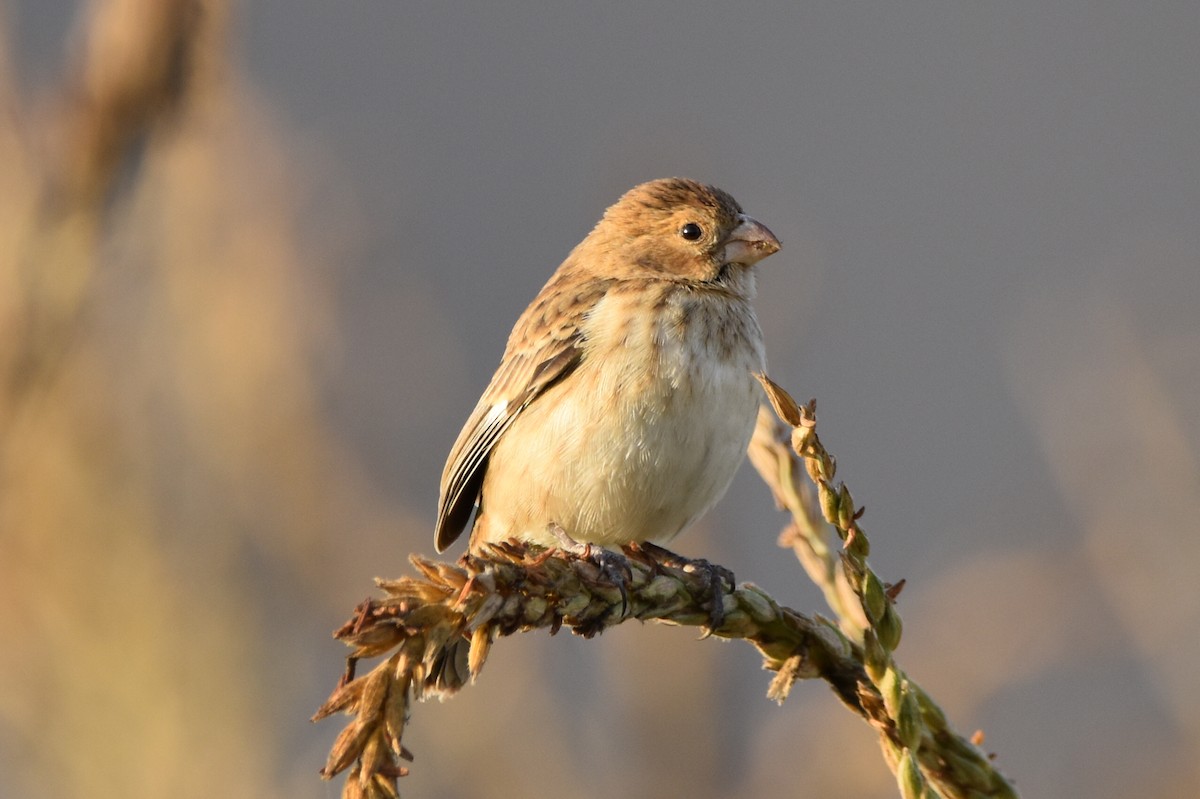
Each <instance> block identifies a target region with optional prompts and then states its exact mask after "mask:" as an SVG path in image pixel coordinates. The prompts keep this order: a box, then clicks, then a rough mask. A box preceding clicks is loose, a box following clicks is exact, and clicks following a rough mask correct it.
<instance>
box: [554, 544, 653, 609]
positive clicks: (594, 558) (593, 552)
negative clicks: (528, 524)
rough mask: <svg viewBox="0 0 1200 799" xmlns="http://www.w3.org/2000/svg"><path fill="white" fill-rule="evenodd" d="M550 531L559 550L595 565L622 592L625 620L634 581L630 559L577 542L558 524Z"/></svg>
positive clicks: (608, 550)
mask: <svg viewBox="0 0 1200 799" xmlns="http://www.w3.org/2000/svg"><path fill="white" fill-rule="evenodd" d="M549 529H550V534H551V535H553V536H554V538H555V540H557V541H558V546H559V549H561V550H562V551H563V552H565V553H567V554H569V555H574V556H575V557H577V558H582V559H584V560H586V561H588V562H590V563H593V564H595V566H596V568H598V569H599V570H600V575H601V576H602V577H603V578H604V579H605V580H607V581H608V582H610V583H612V584H613V585H614V586H615V587H616V589H617V590H618V591H620V592H621V618H622V619H623V618H625V616H626V614H627V613H628V612H629V589H628V586H629V583H630V581H632V580H633V570H632V569H631V568H630V567H629V559H628V558H626V557H625V556H624V555H622V554H621V553H619V552H613V551H612V550H610V549H605V548H604V547H601V546H593V545H592V544H587V543H583V542H580V541H576V540H575V539H574V538H571V536H570V535H568V534H567V531H566V530H564V529H563V528H562V526H561V525H559V524H558V523H556V522H551V523H550V528H549Z"/></svg>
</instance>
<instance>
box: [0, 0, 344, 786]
mask: <svg viewBox="0 0 1200 799" xmlns="http://www.w3.org/2000/svg"><path fill="white" fill-rule="evenodd" d="M227 16H228V8H227V6H226V4H225V3H222V2H215V1H209V0H205V1H204V2H190V1H185V0H180V1H178V2H176V1H174V0H172V1H171V2H162V1H160V0H114V1H113V2H97V3H91V4H86V5H85V6H84V8H83V10H82V12H81V18H80V20H79V22H78V27H77V30H76V31H75V37H74V39H73V44H74V47H73V50H72V53H71V54H70V57H69V59H68V61H67V64H66V67H65V68H64V77H63V78H62V81H61V84H60V85H59V86H58V87H56V88H55V90H54V92H55V93H54V95H53V96H51V97H48V98H37V99H35V100H27V99H26V98H22V97H20V96H18V94H17V92H18V89H17V87H16V86H15V85H14V84H15V81H14V80H13V73H12V65H11V63H5V64H4V65H3V70H2V71H3V84H2V85H0V91H3V93H4V96H3V100H4V105H5V107H6V108H8V109H10V112H9V113H6V114H5V115H4V116H3V118H2V119H0V162H3V163H4V164H5V168H4V172H3V182H4V186H3V192H2V194H0V257H2V258H3V261H2V262H0V297H3V300H2V301H0V331H3V335H2V336H0V375H2V378H3V384H2V390H0V434H2V447H3V448H2V450H0V481H2V482H0V492H2V493H0V529H2V533H0V595H2V598H0V638H2V639H3V640H4V641H5V642H6V643H5V645H4V646H3V647H0V679H2V682H3V685H4V686H5V687H4V689H2V690H0V724H2V725H3V727H4V728H5V736H4V737H5V739H6V740H12V741H15V742H16V744H15V746H13V747H11V748H10V747H6V749H8V750H9V752H8V753H7V754H5V756H4V764H5V776H4V777H3V778H0V787H2V790H0V792H3V793H5V794H6V795H20V796H30V797H37V796H92V797H110V796H111V797H161V796H187V795H195V796H211V795H223V796H247V797H249V796H255V797H266V796H274V795H284V794H285V793H287V792H286V791H283V790H281V788H280V784H279V780H278V776H279V774H278V772H279V770H280V768H281V766H280V760H281V753H280V751H279V747H280V745H281V742H282V741H283V740H285V736H283V735H281V734H280V732H279V731H278V730H273V729H272V728H271V724H270V717H271V713H272V712H273V709H272V703H274V702H277V701H279V699H280V698H281V691H280V690H279V688H278V686H276V687H275V688H272V686H271V680H272V678H271V676H270V675H269V674H267V673H265V672H263V671H260V670H259V669H258V667H259V666H260V665H261V661H262V658H261V655H260V654H259V653H258V652H257V651H256V650H257V648H258V647H260V646H261V645H262V643H261V636H262V633H263V630H262V629H261V620H260V619H258V618H257V614H256V613H255V612H254V610H253V608H254V607H255V605H256V604H258V603H260V602H261V601H262V594H263V592H264V588H266V586H264V585H262V584H261V583H260V581H262V580H264V579H266V578H268V577H270V575H271V573H272V570H273V571H274V574H275V575H276V576H278V575H281V574H282V575H286V576H287V577H288V578H289V579H292V580H297V581H299V582H300V584H301V585H303V586H306V587H308V588H310V589H312V590H315V591H317V592H320V590H321V589H320V585H321V581H320V580H319V579H317V578H318V576H319V573H320V570H321V566H322V563H323V562H326V561H327V559H326V556H327V555H328V554H329V551H328V548H327V546H326V544H325V543H324V537H325V536H326V535H327V534H328V527H329V513H330V509H331V507H333V503H334V501H335V498H338V497H341V498H342V499H343V500H344V499H345V498H346V496H347V493H348V492H349V491H350V488H349V486H348V484H347V480H346V479H345V478H343V477H342V476H341V473H340V472H339V469H338V466H339V462H340V460H341V455H340V453H339V450H338V446H337V444H336V442H335V440H334V439H333V438H332V437H331V436H330V434H329V433H328V431H327V430H326V429H325V428H324V425H323V421H322V419H321V418H320V414H319V411H318V408H317V400H316V396H315V383H314V365H315V363H316V361H315V357H316V355H317V349H318V342H319V341H320V340H321V338H322V337H323V336H325V335H326V333H327V331H328V326H327V321H328V319H329V307H328V302H329V298H328V294H327V293H324V289H323V287H322V286H320V285H315V284H314V283H313V282H312V279H311V275H312V274H313V272H312V271H307V272H306V271H304V270H300V269H297V268H296V266H297V264H298V263H301V262H303V261H304V259H305V257H306V255H305V254H304V253H302V252H301V251H300V248H301V246H302V244H301V242H302V240H303V238H302V236H300V235H299V234H298V231H297V229H296V225H297V223H296V213H295V211H296V208H295V201H294V200H293V199H292V198H293V196H294V192H295V186H294V185H292V181H291V180H290V177H289V174H288V164H287V163H286V162H285V161H284V159H282V158H281V157H280V155H279V154H278V152H276V150H275V144H276V143H275V142H272V141H271V135H270V133H269V130H268V129H266V128H265V127H264V126H263V125H262V124H261V120H260V119H257V118H256V115H255V113H254V109H253V108H251V107H249V106H248V105H247V100H246V97H245V96H244V95H243V94H241V93H240V92H239V89H238V86H237V84H236V81H233V80H231V78H230V76H229V74H228V71H227V65H226V63H225V52H224V48H225V38H226V30H225V28H226V26H227V24H228V19H227ZM256 559H258V562H259V563H264V562H265V563H269V564H273V566H271V567H270V568H268V569H265V570H259V569H255V568H254V567H252V566H251V565H250V564H251V563H254V562H255V561H256ZM326 566H327V567H328V563H327V562H326ZM10 792H11V793H10Z"/></svg>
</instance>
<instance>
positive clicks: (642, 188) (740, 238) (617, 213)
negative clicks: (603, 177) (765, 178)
mask: <svg viewBox="0 0 1200 799" xmlns="http://www.w3.org/2000/svg"><path fill="white" fill-rule="evenodd" d="M585 244H591V245H593V246H597V247H599V248H601V249H602V250H604V251H605V254H606V255H607V256H609V258H608V259H606V260H609V259H613V258H615V263H616V264H618V265H619V268H620V269H621V270H622V271H626V270H628V274H629V276H631V277H632V276H649V275H657V276H659V277H664V278H668V279H672V280H683V281H686V282H694V283H697V284H705V283H708V284H722V285H724V284H732V283H734V282H740V281H738V280H737V278H738V276H739V273H741V272H744V271H745V270H746V269H747V268H748V267H751V266H753V265H754V264H756V263H757V262H758V261H760V260H762V259H763V258H766V257H767V256H768V255H771V254H772V253H774V252H777V251H778V250H779V247H780V244H779V239H777V238H775V235H774V234H773V233H771V231H770V230H768V229H767V228H766V226H765V225H763V224H762V223H760V222H758V221H756V220H754V219H752V218H751V217H749V216H747V215H746V214H745V213H744V212H743V211H742V207H741V206H740V205H739V204H738V202H737V200H735V199H733V197H731V196H730V195H729V194H728V193H726V192H724V191H722V190H721V189H718V188H716V187H714V186H707V185H705V184H703V183H697V182H696V181H694V180H688V179H686V178H664V179H662V180H652V181H650V182H649V183H643V184H641V185H639V186H634V187H633V188H632V189H630V190H629V191H627V192H626V193H625V195H624V196H622V197H621V199H620V200H618V201H617V202H616V203H614V204H613V205H612V206H610V207H609V208H608V210H607V211H605V212H604V217H603V218H602V219H601V220H600V222H599V223H598V224H597V225H596V228H595V229H594V230H593V231H592V233H591V234H590V235H589V236H588V239H587V240H585Z"/></svg>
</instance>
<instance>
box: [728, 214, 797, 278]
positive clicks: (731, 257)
mask: <svg viewBox="0 0 1200 799" xmlns="http://www.w3.org/2000/svg"><path fill="white" fill-rule="evenodd" d="M738 220H739V221H738V226H737V227H735V228H734V229H733V230H732V231H730V233H729V237H728V238H727V239H725V254H724V257H722V259H721V262H722V263H726V264H741V265H742V266H751V265H753V264H756V263H758V262H759V261H761V260H762V259H763V258H766V257H767V256H768V255H771V254H773V253H777V252H779V248H780V246H782V245H780V243H779V239H777V238H775V234H774V233H772V232H771V231H770V230H768V229H767V226H766V225H764V224H763V223H761V222H758V221H756V220H754V219H751V218H750V217H748V216H746V215H745V214H742V215H741V216H739V217H738Z"/></svg>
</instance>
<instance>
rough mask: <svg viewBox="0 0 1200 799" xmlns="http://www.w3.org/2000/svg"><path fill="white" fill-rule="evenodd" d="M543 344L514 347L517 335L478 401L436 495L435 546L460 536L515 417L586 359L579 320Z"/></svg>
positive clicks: (447, 543) (563, 327) (440, 549)
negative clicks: (489, 465)
mask: <svg viewBox="0 0 1200 799" xmlns="http://www.w3.org/2000/svg"><path fill="white" fill-rule="evenodd" d="M554 333H555V335H551V336H547V337H546V339H544V340H543V341H542V342H541V344H542V346H540V347H530V348H528V350H527V351H520V350H516V351H514V346H513V344H514V342H516V341H518V340H519V339H520V338H521V337H519V336H517V335H515V334H514V336H513V338H512V339H511V340H510V342H509V350H508V351H507V352H506V353H505V356H504V358H503V359H502V361H501V365H500V368H499V369H498V370H497V371H496V374H495V375H494V376H493V377H492V382H491V383H490V384H489V385H488V387H487V390H486V391H484V393H483V397H482V398H480V400H479V404H478V405H476V406H475V410H474V411H472V413H471V416H470V417H469V418H468V419H467V423H466V424H465V425H464V426H463V429H462V432H460V433H459V434H458V440H457V441H455V442H454V447H453V448H452V449H451V450H450V457H449V459H448V460H447V461H446V468H445V470H444V471H443V472H442V487H441V497H440V499H439V500H438V517H437V528H436V531H435V535H434V540H435V544H436V546H437V551H438V552H442V551H443V550H445V549H446V547H448V546H450V544H452V543H454V540H455V539H457V538H458V537H459V536H460V535H462V531H463V530H464V529H465V528H466V526H467V521H468V520H469V519H470V518H471V512H472V510H473V509H474V507H475V503H476V500H478V498H479V492H480V489H481V488H482V487H483V477H484V474H485V472H486V470H487V461H488V457H489V456H490V455H491V453H492V449H493V448H494V447H495V446H496V442H497V441H499V440H500V437H501V436H502V435H504V432H505V431H506V430H508V428H509V427H510V426H511V425H512V423H513V421H514V420H515V419H516V418H517V416H518V415H520V413H521V411H523V410H525V408H527V407H528V406H529V404H530V403H531V402H533V401H534V400H536V399H537V398H538V397H539V396H541V395H542V393H543V392H545V391H546V389H548V388H550V386H552V385H554V384H555V383H557V382H558V381H559V380H562V379H563V378H564V377H566V376H567V375H569V374H570V373H571V372H572V371H574V369H575V367H577V366H578V365H579V363H580V361H581V360H582V358H583V350H582V349H580V346H579V345H580V343H581V342H582V340H583V335H582V333H581V332H580V330H579V328H578V326H577V325H574V324H571V325H564V326H562V327H561V328H560V329H558V330H556V331H554Z"/></svg>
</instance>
